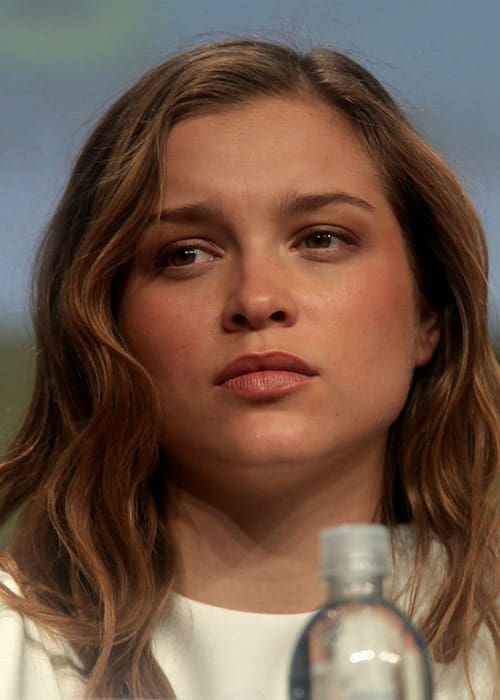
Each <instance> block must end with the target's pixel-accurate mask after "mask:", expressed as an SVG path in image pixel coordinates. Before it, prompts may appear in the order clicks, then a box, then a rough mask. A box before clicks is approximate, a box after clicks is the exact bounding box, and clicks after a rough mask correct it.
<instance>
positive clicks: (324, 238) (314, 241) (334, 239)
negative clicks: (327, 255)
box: [302, 231, 343, 250]
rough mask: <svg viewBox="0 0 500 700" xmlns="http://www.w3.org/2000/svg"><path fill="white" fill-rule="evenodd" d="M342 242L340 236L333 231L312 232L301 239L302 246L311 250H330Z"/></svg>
mask: <svg viewBox="0 0 500 700" xmlns="http://www.w3.org/2000/svg"><path fill="white" fill-rule="evenodd" d="M342 242H343V241H342V239H341V238H340V236H339V235H336V234H335V233H334V232H333V231H314V232H313V233H310V234H308V235H307V236H305V237H304V238H303V239H302V243H303V244H304V246H305V247H306V248H310V249H313V250H318V249H322V248H332V247H333V246H335V245H338V244H339V243H342Z"/></svg>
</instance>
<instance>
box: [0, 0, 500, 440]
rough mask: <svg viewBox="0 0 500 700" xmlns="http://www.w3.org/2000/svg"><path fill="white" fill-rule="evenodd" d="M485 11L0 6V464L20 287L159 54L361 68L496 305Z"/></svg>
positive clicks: (495, 109)
mask: <svg viewBox="0 0 500 700" xmlns="http://www.w3.org/2000/svg"><path fill="white" fill-rule="evenodd" d="M499 25H500V2H498V0H476V1H475V2H473V3H472V2H470V0H412V1H411V2H410V1H409V0H408V1H407V0H253V1H252V2H242V1H239V0H0V84H1V93H0V95H1V98H0V99H1V110H0V183H1V184H0V212H1V216H0V249H1V255H0V280H1V284H0V452H1V451H3V450H4V448H5V446H6V444H7V441H8V439H9V437H10V436H11V435H12V433H13V431H14V429H15V426H16V425H17V423H18V421H19V418H20V416H21V414H22V411H23V407H24V406H25V404H26V401H27V397H28V395H29V391H30V385H31V384H30V383H31V371H32V363H33V351H32V348H31V345H32V337H31V324H30V316H29V278H30V270H31V266H32V261H33V257H34V251H35V248H36V245H37V242H38V240H39V237H40V235H41V232H42V231H43V228H44V226H45V224H46V223H47V220H48V218H49V216H50V214H51V212H52V211H53V209H54V207H55V204H56V202H57V200H58V198H59V196H60V195H61V192H62V189H63V187H64V183H65V180H66V178H67V175H68V171H69V168H70V166H71V163H72V161H73V159H74V157H75V155H76V154H77V152H78V150H79V147H80V145H81V144H82V142H83V140H84V139H85V137H86V135H87V133H88V131H89V129H90V128H91V126H92V125H93V123H94V122H95V121H96V119H97V118H98V117H99V115H100V114H101V113H102V111H103V110H104V109H105V108H106V107H107V106H108V105H109V104H110V103H111V102H112V101H113V100H114V99H115V98H116V97H117V96H118V95H119V94H120V93H121V92H122V91H123V90H124V89H125V88H126V87H127V86H129V85H130V84H131V83H132V82H133V81H135V79H136V78H138V77H139V76H140V75H141V73H143V72H144V71H145V70H146V69H148V68H149V67H150V66H152V65H153V64H155V63H157V62H159V61H160V60H162V59H164V58H165V57H167V56H168V55H169V54H172V53H175V52H178V51H179V50H182V49H188V48H191V47H193V46H196V45H198V44H201V43H205V42H207V41H212V40H217V39H222V38H226V37H228V36H230V35H233V34H240V35H256V36H258V37H265V38H270V39H276V40H281V41H285V42H286V41H290V42H293V43H294V44H295V45H297V46H298V47H299V48H304V49H307V48H308V47H309V46H311V45H317V44H323V45H329V46H333V47H336V48H339V49H341V50H343V51H346V52H347V53H348V54H349V55H351V56H352V57H353V58H355V59H357V60H358V61H360V62H361V63H363V64H364V65H365V66H367V67H368V68H369V69H370V70H371V71H372V72H374V73H375V75H376V76H377V77H378V78H380V79H381V81H382V82H383V83H384V84H385V85H386V87H388V89H389V90H390V92H392V94H393V95H394V96H395V97H396V99H397V100H399V101H400V103H402V105H403V106H404V107H405V109H406V110H407V112H408V114H409V115H410V117H411V118H412V119H413V121H414V122H415V123H416V124H417V126H418V127H419V129H420V131H421V132H422V133H423V134H424V136H426V138H427V139H428V140H429V141H430V142H431V143H432V144H433V145H434V146H435V147H436V148H437V149H438V150H440V151H441V152H442V153H443V154H444V156H445V157H446V158H447V159H448V161H449V162H450V163H451V165H452V166H453V167H454V169H455V170H456V172H457V173H458V174H459V176H460V177H461V179H462V181H463V182H464V184H465V186H466V188H467V189H468V191H469V193H470V195H471V197H472V199H473V201H474V203H475V205H476V206H477V208H478V210H479V213H480V215H481V217H482V219H483V221H484V223H485V226H486V230H487V235H488V239H489V244H490V250H491V264H492V270H491V280H492V283H491V301H492V316H491V324H492V329H493V330H494V331H495V333H496V328H497V316H498V313H497V311H496V310H497V309H498V308H499V306H500V280H499V278H500V275H499V271H500V236H499V228H500V129H499V114H500V90H499V87H498V70H499V65H500V52H499V41H498V26H499Z"/></svg>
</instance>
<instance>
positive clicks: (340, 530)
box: [320, 523, 392, 578]
mask: <svg viewBox="0 0 500 700" xmlns="http://www.w3.org/2000/svg"><path fill="white" fill-rule="evenodd" d="M320 559H321V576H322V578H331V577H332V576H339V577H342V578H344V577H346V576H347V577H348V576H353V575H355V576H356V575H369V576H370V575H375V576H388V575H389V574H390V573H391V570H392V567H391V551H390V540H389V530H388V528H387V527H386V526H385V525H373V524H368V523H362V524H361V523H360V524H353V525H338V526H337V527H331V528H328V529H326V530H322V532H321V533H320Z"/></svg>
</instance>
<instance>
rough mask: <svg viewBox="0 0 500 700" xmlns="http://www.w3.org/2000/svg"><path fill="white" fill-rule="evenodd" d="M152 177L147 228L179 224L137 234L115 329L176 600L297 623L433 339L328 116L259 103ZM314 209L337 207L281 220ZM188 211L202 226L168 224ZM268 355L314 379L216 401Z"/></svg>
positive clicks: (374, 499) (380, 460) (342, 124)
mask: <svg viewBox="0 0 500 700" xmlns="http://www.w3.org/2000/svg"><path fill="white" fill-rule="evenodd" d="M165 158H166V182H165V187H164V191H165V193H166V194H165V201H163V202H161V206H160V210H161V211H164V210H168V211H171V210H173V209H177V214H176V216H175V217H173V216H172V215H164V217H163V219H165V220H163V221H161V222H159V223H152V224H151V225H149V226H148V227H147V228H146V229H145V231H144V232H142V233H141V235H140V238H139V242H138V250H137V256H136V260H135V263H134V266H133V270H132V272H131V275H130V278H129V280H128V283H127V285H126V288H125V292H124V297H123V301H122V305H121V310H120V319H119V321H120V325H121V328H122V331H123V333H124V335H125V337H126V339H127V341H128V344H129V346H130V349H131V351H132V352H133V353H134V355H135V356H136V357H137V358H138V359H139V360H140V361H141V362H142V363H143V365H144V366H145V368H146V369H147V370H148V372H149V373H150V375H151V377H152V378H153V381H154V383H155V385H156V387H157V389H158V392H159V395H160V398H161V402H162V407H163V413H164V427H163V431H162V435H161V438H160V441H161V444H162V446H163V448H164V451H165V455H166V457H165V470H166V473H167V474H168V478H169V479H170V481H171V483H172V489H173V491H174V494H175V498H174V503H175V509H174V511H173V514H172V528H173V532H174V535H175V537H176V541H177V543H178V547H179V557H180V562H181V567H180V573H179V577H178V580H177V582H176V588H177V590H178V591H179V592H181V593H183V594H185V595H187V596H189V597H192V598H195V599H198V600H201V601H203V602H206V603H210V604H214V605H221V606H223V607H229V608H235V609H241V610H253V611H261V612H303V611H305V610H311V609H313V608H314V607H316V606H317V605H319V604H320V602H321V601H322V599H323V597H324V593H323V589H322V587H321V585H320V584H319V583H318V581H317V574H318V561H317V558H316V551H317V544H316V543H317V535H318V531H319V530H320V529H321V528H323V527H327V526H330V525H334V524H337V523H342V522H360V521H374V520H377V518H378V512H379V511H378V506H379V502H380V497H381V479H382V474H383V466H384V456H385V450H386V440H387V433H388V429H389V427H390V425H391V424H392V423H393V422H394V420H395V419H396V418H397V416H398V415H399V413H400V411H401V409H402V407H403V405H404V403H405V400H406V397H407V394H408V390H409V387H410V384H411V380H412V376H413V372H414V369H415V368H416V367H419V366H422V365H424V364H425V363H427V362H428V361H429V359H430V358H431V356H432V353H433V350H434V348H435V346H436V344H437V342H438V340H439V331H438V329H437V328H436V324H435V320H434V319H433V318H432V317H427V318H425V319H422V318H420V315H419V311H418V304H417V300H416V295H415V288H414V287H415V285H414V280H413V277H412V273H411V270H410V265H409V261H408V256H407V251H406V248H405V243H404V240H403V236H402V232H401V229H400V227H399V225H398V222H397V220H396V218H395V216H394V214H393V212H392V210H391V208H390V206H389V204H388V201H387V199H386V197H385V195H384V191H383V187H382V184H381V182H380V180H379V177H378V174H377V171H376V169H375V167H374V164H373V163H372V162H371V160H370V159H369V157H368V156H367V154H366V153H365V151H364V149H363V147H362V145H361V143H360V141H359V139H358V137H357V135H356V134H355V132H354V130H353V128H352V127H351V125H350V124H349V122H348V121H347V120H346V118H345V117H344V116H343V115H342V114H339V113H337V112H335V111H333V110H332V109H331V108H329V107H327V106H326V105H324V104H322V103H318V102H315V101H305V100H300V99H298V98H296V99H294V98H288V99H287V98H282V97H281V98H259V99H255V100H253V101H251V102H249V103H247V104H245V105H242V106H239V107H237V108H233V109H231V110H225V111H222V112H219V113H217V114H213V115H203V116H199V117H194V118H191V119H188V120H186V121H183V122H181V123H179V124H177V125H176V126H175V127H174V128H173V130H172V132H171V133H170V135H169V137H168V140H167V147H166V154H165ZM325 193H334V194H335V195H336V198H333V199H332V201H330V202H328V203H326V202H324V201H322V202H321V203H320V204H321V205H319V203H318V202H317V201H316V202H315V206H312V205H311V201H310V200H309V206H308V207H306V208H304V206H302V207H296V208H295V210H293V211H292V210H291V209H290V206H288V208H287V207H286V206H285V204H286V203H287V202H288V204H290V203H291V202H293V201H295V202H297V197H298V196H302V195H317V194H325ZM338 193H343V195H348V196H349V197H351V198H356V200H362V202H364V203H360V202H358V201H345V200H346V197H345V196H343V201H342V200H341V201H339V200H338ZM192 203H197V204H199V203H203V204H204V205H206V206H205V209H207V207H208V209H209V211H203V212H200V211H197V212H196V216H194V215H193V211H192V210H191V215H190V217H189V218H190V220H187V221H186V220H179V218H180V217H179V211H178V208H179V207H185V205H190V204H192ZM302 204H303V202H302ZM185 211H186V210H184V213H185ZM184 218H185V217H184ZM174 219H175V220H174ZM173 244H175V246H173ZM178 245H181V246H184V249H183V251H181V252H179V251H178V250H177V247H178ZM270 350H281V351H286V352H288V353H292V354H294V355H296V356H298V357H300V358H301V359H302V360H304V361H305V362H307V363H308V364H309V366H310V367H312V368H313V369H314V370H315V372H316V376H314V377H312V378H311V379H310V381H309V380H308V381H307V382H306V383H305V384H304V385H303V386H300V387H299V388H297V389H296V390H292V391H290V392H288V393H286V394H285V395H283V396H279V397H277V398H272V399H271V400H262V401H256V400H248V399H247V398H244V397H243V398H242V397H241V396H238V395H235V394H234V393H232V392H231V391H227V390H226V389H224V388H223V387H222V388H221V387H220V386H216V385H215V384H214V378H215V377H216V375H217V373H218V372H220V371H221V369H222V368H223V367H225V366H226V365H227V364H228V362H230V361H232V360H234V359H235V358H236V357H239V356H241V355H245V354H248V353H255V352H257V353H262V352H267V351H270ZM285 582H286V585H284V584H285Z"/></svg>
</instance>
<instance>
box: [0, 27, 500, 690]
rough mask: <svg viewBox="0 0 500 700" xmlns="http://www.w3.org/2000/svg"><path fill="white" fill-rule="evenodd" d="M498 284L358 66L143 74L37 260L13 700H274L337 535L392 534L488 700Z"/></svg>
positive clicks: (20, 497) (422, 151) (225, 66)
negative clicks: (81, 699) (335, 528)
mask: <svg viewBox="0 0 500 700" xmlns="http://www.w3.org/2000/svg"><path fill="white" fill-rule="evenodd" d="M486 267H487V261H486V248H485V242H484V236H483V233H482V230H481V226H480V223H479V221H478V218H477V216H476V214H475V212H474V210H473V208H472V205H471V204H470V202H469V200H468V199H467V197H466V195H465V194H464V193H463V191H462V189H461V188H460V186H459V184H458V183H457V181H456V179H455V178H454V176H453V175H452V173H451V172H450V171H449V169H448V168H447V166H446V165H445V164H444V163H443V161H442V160H441V159H440V158H439V156H438V155H436V153H435V152H434V151H433V150H432V149H431V148H430V147H429V146H427V145H426V144H425V143H424V142H423V141H422V140H421V138H420V137H419V136H418V135H417V134H416V132H415V131H414V130H413V129H412V127H411V126H410V125H409V124H408V122H407V120H406V119H405V117H404V115H403V114H402V112H401V111H400V109H399V108H398V107H397V106H396V105H395V104H394V102H393V101H392V99H391V98H390V97H389V95H388V94H387V92H386V91H385V90H384V89H383V88H382V86H381V85H380V84H379V83H378V82H377V81H376V80H375V79H374V78H373V77H372V76H371V75H370V74H369V73H367V72H366V71H365V70H364V69H363V68H362V67H361V66H359V65H357V64H356V63H354V62H352V61H351V60H350V59H348V58H346V57H345V56H343V55H341V54H339V53H336V52H333V51H329V50H317V51H313V52H311V53H309V54H305V55H301V54H299V53H296V52H295V51H293V50H291V49H290V48H287V47H284V46H280V45H277V44H271V43H265V42H259V41H248V40H234V41H227V42H223V43H219V44H214V45H211V46H206V47H202V48H199V49H196V50H194V51H192V52H189V53H186V54H184V55H181V56H177V57H175V58H173V59H172V60H170V61H167V62H166V63H165V64H163V65H161V66H159V67H158V68H156V69H154V70H152V71H151V72H150V73H148V74H147V75H145V76H144V77H143V78H142V79H141V80H140V81H139V82H138V83H137V84H136V85H135V86H133V87H132V88H131V89H130V90H129V91H128V92H127V93H126V94H125V95H123V97H121V98H120V99H119V100H118V101H117V102H116V104H115V105H114V106H112V107H111V109H110V110H109V112H108V113H107V114H106V115H105V116H104V118H103V119H102V120H101V122H100V123H99V124H98V125H97V127H96V129H95V130H94V132H93V134H92V135H91V136H90V138H89V140H88V142H87V144H86V146H85V147H84V149H83V151H82V154H81V156H80V157H79V159H78V161H77V163H76V165H75V167H74V171H73V174H72V176H71V179H70V182H69V185H68V188H67V190H66V192H65V194H64V196H63V199H62V202H61V204H60V206H59V208H58V210H57V212H56V214H55V216H54V218H53V220H52V222H51V224H50V225H49V228H48V232H47V235H46V238H45V241H44V243H43V246H42V250H41V253H40V258H39V265H38V285H37V292H36V298H35V324H36V333H37V379H36V385H35V391H34V396H33V400H32V403H31V406H30V409H29V412H28V415H27V418H26V420H25V422H24V425H23V427H22V429H21V430H20V432H19V435H18V436H17V438H16V439H15V441H14V443H13V445H12V447H11V450H10V452H9V454H8V455H7V459H6V461H5V463H4V465H3V467H2V470H1V486H2V494H3V505H2V511H1V513H2V518H3V520H5V519H6V518H7V517H8V516H10V515H12V514H13V513H14V512H15V511H17V510H18V509H19V508H22V510H21V516H20V520H19V527H18V534H17V536H16V538H15V540H14V542H13V544H12V546H11V548H10V552H9V553H8V554H7V553H5V554H4V555H3V558H2V561H1V564H2V567H3V569H4V570H5V572H6V573H5V574H4V575H3V579H2V580H3V581H4V584H5V585H4V588H3V591H2V595H3V598H4V599H5V605H6V607H5V608H4V612H3V618H2V619H3V623H2V625H3V626H2V625H0V635H1V637H2V640H7V641H6V643H8V644H9V647H10V646H11V647H12V652H11V654H10V656H9V654H7V657H8V658H7V661H6V664H7V667H6V670H5V671H4V675H5V678H6V681H5V682H4V684H3V685H4V687H6V683H11V686H10V687H11V689H12V690H11V695H9V696H8V697H14V696H15V693H17V694H18V695H22V696H23V697H42V696H44V697H49V696H50V697H75V696H76V697H78V694H80V695H81V696H83V695H84V694H85V697H108V698H112V697H134V698H141V697H156V698H164V697H174V696H175V695H176V696H177V697H178V698H179V700H183V699H184V698H186V700H187V698H190V697H206V698H217V699H219V698H220V699H221V700H222V698H229V697H231V698H235V697H247V698H250V697H252V698H254V697H255V698H257V697H258V698H266V699H267V698H282V697H284V693H285V690H284V689H285V685H286V670H287V663H288V661H289V653H290V652H291V648H292V646H293V643H294V641H295V636H296V634H297V632H298V630H299V628H300V626H301V625H302V624H303V622H304V621H305V619H306V618H307V614H306V613H308V612H310V611H312V610H314V609H315V608H316V607H317V606H318V605H319V604H321V602H322V600H323V590H322V588H321V587H320V586H319V584H318V582H317V571H318V564H317V561H316V549H317V547H316V539H317V535H318V532H319V530H320V529H321V528H323V527H326V526H330V525H333V524H336V523H339V522H356V521H377V522H384V523H387V524H388V525H390V526H391V528H392V532H393V539H394V559H395V564H396V576H395V578H394V581H393V583H392V593H393V595H394V596H395V597H398V596H399V597H398V599H399V600H400V602H401V604H402V605H403V606H404V607H406V608H407V610H408V612H409V614H410V615H411V616H412V617H413V618H414V619H415V620H416V621H417V623H418V624H419V626H420V628H421V630H422V631H423V633H424V635H425V636H426V638H427V641H428V643H429V645H430V649H431V652H432V655H433V658H434V660H435V662H436V683H437V690H438V693H440V694H438V697H439V698H453V700H456V698H459V697H464V698H469V697H476V698H478V699H480V700H483V698H484V699H486V698H491V697H493V694H494V688H495V679H496V678H497V675H496V674H497V671H496V669H495V664H494V658H495V650H497V651H498V649H499V648H500V633H499V629H498V610H497V608H496V606H495V600H496V591H497V588H496V579H495V570H496V568H495V567H496V563H495V555H496V551H497V549H496V547H497V543H498V520H497V518H496V515H495V508H496V503H495V498H494V480H495V473H496V469H497V465H498V434H497V424H496V410H495V409H496V405H495V402H496V401H497V400H498V391H497V387H498V373H497V364H496V362H495V359H494V356H493V353H492V350H491V346H490V344H489V340H488V330H487V306H486V304H487V276H486ZM20 615H22V616H23V617H21V616H20ZM54 633H55V637H54ZM15 635H17V636H15ZM14 637H15V638H14ZM11 639H12V643H10V642H9V641H8V640H11ZM8 669H10V671H9V670H8ZM78 677H80V680H78ZM167 679H168V680H167ZM23 684H24V685H23ZM43 684H45V685H43ZM42 685H43V689H44V690H43V692H41V691H40V688H42ZM37 692H38V694H37ZM30 693H31V695H30ZM44 693H45V695H44ZM238 693H239V695H238ZM245 693H246V694H245ZM252 693H253V694H252ZM6 697H7V696H6Z"/></svg>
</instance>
